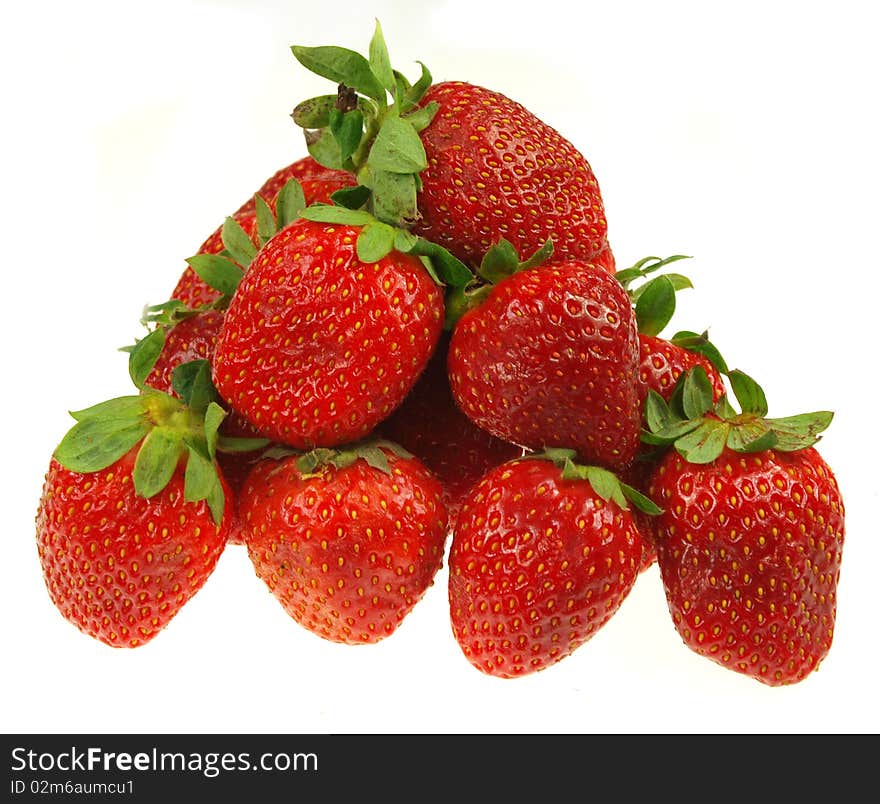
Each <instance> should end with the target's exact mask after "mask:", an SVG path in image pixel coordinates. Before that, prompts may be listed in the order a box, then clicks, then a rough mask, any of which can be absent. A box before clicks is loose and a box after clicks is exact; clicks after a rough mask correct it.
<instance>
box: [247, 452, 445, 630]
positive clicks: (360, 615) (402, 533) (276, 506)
mask: <svg viewBox="0 0 880 804" xmlns="http://www.w3.org/2000/svg"><path fill="white" fill-rule="evenodd" d="M240 510H241V516H242V519H243V521H244V523H245V543H246V545H247V549H248V554H249V555H250V558H251V561H252V562H253V564H254V569H255V571H256V574H257V576H258V577H259V578H260V579H261V580H262V581H263V582H264V583H265V584H266V586H268V588H269V589H270V590H271V592H272V594H273V595H274V596H275V597H276V598H277V599H278V601H279V602H280V603H281V605H282V606H283V607H284V610H285V611H286V612H287V613H288V614H289V615H290V616H291V617H292V618H293V619H294V620H296V621H297V622H298V623H299V624H300V625H302V626H303V627H305V628H307V629H308V630H309V631H311V632H313V633H315V634H317V635H318V636H320V637H323V638H324V639H328V640H331V641H334V642H341V643H346V644H352V645H354V644H364V643H375V642H378V641H380V640H382V639H384V638H386V637H388V636H390V635H391V634H392V633H394V632H395V631H396V629H397V628H398V626H399V625H400V624H401V622H402V621H403V619H404V618H405V617H406V616H407V615H408V614H409V612H410V611H412V609H413V607H414V606H415V605H416V604H417V603H418V602H419V600H420V599H421V598H422V597H423V595H424V594H425V592H426V591H427V589H428V588H429V586H430V585H431V584H432V583H433V580H434V576H435V575H436V573H437V571H438V570H439V568H440V566H441V564H442V561H443V551H444V543H445V538H446V513H445V510H444V508H443V502H442V490H441V488H440V484H439V482H438V481H437V479H436V478H435V477H434V476H433V475H432V474H431V473H430V472H429V471H428V469H427V468H426V467H425V466H424V465H423V464H422V463H421V462H420V461H418V460H417V459H415V458H413V457H411V456H410V457H407V456H406V455H405V453H403V452H402V451H401V450H400V448H398V447H396V446H394V445H391V444H389V443H387V442H372V443H362V444H358V445H350V446H348V447H346V448H345V449H343V450H327V449H319V450H315V451H313V452H311V453H307V454H306V455H302V456H297V455H291V454H287V455H283V454H282V455H280V456H278V457H269V458H265V459H264V460H262V461H260V462H259V463H257V464H256V465H255V466H254V468H253V470H252V471H251V473H250V475H249V476H248V479H247V481H246V483H245V487H244V490H243V494H242V498H241V503H240Z"/></svg>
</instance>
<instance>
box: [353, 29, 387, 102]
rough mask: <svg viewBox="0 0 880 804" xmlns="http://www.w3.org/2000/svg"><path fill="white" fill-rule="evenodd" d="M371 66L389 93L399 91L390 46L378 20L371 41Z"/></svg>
mask: <svg viewBox="0 0 880 804" xmlns="http://www.w3.org/2000/svg"><path fill="white" fill-rule="evenodd" d="M369 64H370V70H372V72H373V75H374V76H376V78H377V79H379V82H380V83H381V84H382V86H383V87H385V89H386V90H388V92H391V93H392V94H393V93H394V92H395V91H396V90H397V80H396V79H395V77H394V70H393V69H392V68H391V59H390V57H389V56H388V46H387V45H386V44H385V37H384V36H383V35H382V26H381V25H380V24H379V20H376V27H375V30H374V32H373V38H372V39H371V40H370V61H369ZM352 86H354V85H352Z"/></svg>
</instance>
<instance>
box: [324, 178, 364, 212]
mask: <svg viewBox="0 0 880 804" xmlns="http://www.w3.org/2000/svg"><path fill="white" fill-rule="evenodd" d="M330 200H331V201H332V202H333V203H334V204H336V206H339V207H345V208H346V209H360V208H361V207H362V206H363V205H364V204H366V203H367V201H369V200H370V188H369V187H365V186H364V185H363V184H358V185H357V186H355V187H343V188H342V189H341V190H337V191H336V192H335V193H333V194H332V195H331V196H330Z"/></svg>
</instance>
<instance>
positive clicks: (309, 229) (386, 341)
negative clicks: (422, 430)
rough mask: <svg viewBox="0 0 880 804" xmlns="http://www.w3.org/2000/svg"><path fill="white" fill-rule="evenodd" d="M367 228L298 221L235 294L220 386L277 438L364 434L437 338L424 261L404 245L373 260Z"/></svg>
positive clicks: (434, 300)
mask: <svg viewBox="0 0 880 804" xmlns="http://www.w3.org/2000/svg"><path fill="white" fill-rule="evenodd" d="M329 209H332V208H329ZM359 235H360V230H358V229H357V228H355V227H350V226H344V225H333V224H320V223H315V222H312V221H309V220H305V219H300V220H295V221H294V222H293V223H291V224H290V225H288V226H287V227H286V228H285V229H283V230H282V231H281V232H280V233H278V234H277V235H276V236H275V237H273V238H272V239H271V240H269V242H268V243H266V245H265V246H263V248H262V249H261V250H260V251H259V253H258V254H257V255H256V257H255V258H254V260H253V262H252V264H251V266H250V268H249V270H248V272H247V273H246V274H245V276H244V278H243V279H242V281H241V284H240V285H239V286H238V290H237V291H236V293H235V295H234V296H233V298H232V301H231V302H230V305H229V308H228V310H227V312H226V317H225V319H224V321H223V326H222V328H221V331H220V337H219V339H218V341H217V347H216V350H215V352H214V365H213V373H214V382H215V384H216V386H217V389H218V390H219V392H220V394H221V396H222V397H223V398H224V399H226V400H227V401H228V402H229V404H230V405H231V406H232V407H233V408H234V409H235V410H236V411H238V412H239V413H240V414H242V415H243V416H244V417H245V418H246V419H247V420H248V421H250V422H251V424H253V425H254V426H255V427H256V428H258V430H259V431H260V432H262V433H263V434H265V435H266V436H267V437H268V438H271V439H272V440H274V441H279V442H282V443H285V444H289V445H291V446H293V447H296V448H298V449H304V448H311V447H315V446H324V447H329V446H335V445H338V444H344V443H347V442H352V441H357V440H359V439H361V438H363V437H365V436H366V435H367V434H369V433H370V432H371V431H372V430H373V428H374V427H375V426H376V425H377V424H378V423H379V422H380V421H381V420H382V419H384V418H386V417H387V416H388V415H389V414H390V413H391V411H392V410H393V409H394V408H395V407H397V405H399V404H400V402H402V401H403V398H404V397H405V396H406V394H407V393H408V392H409V390H410V389H411V388H412V386H413V385H414V384H415V381H416V379H417V378H418V376H419V374H420V373H421V371H422V369H424V367H425V365H426V364H427V362H428V359H429V358H430V356H431V353H432V352H433V350H434V347H435V345H436V343H437V339H438V337H439V335H440V329H441V326H442V324H443V312H444V304H443V293H442V291H441V290H440V288H439V286H438V285H437V284H436V283H435V282H434V280H433V279H432V278H431V276H430V275H429V273H428V271H427V270H426V268H425V266H424V264H423V263H422V262H421V261H420V260H419V259H418V258H417V257H415V256H412V255H409V254H403V253H401V252H399V251H396V250H392V251H390V252H389V253H387V254H385V255H384V256H382V257H381V258H378V259H375V260H371V258H370V257H367V259H368V260H371V261H366V260H365V259H362V258H361V256H359V253H358V252H359V249H358V248H357V246H356V243H357V241H358V238H359ZM361 253H362V252H361Z"/></svg>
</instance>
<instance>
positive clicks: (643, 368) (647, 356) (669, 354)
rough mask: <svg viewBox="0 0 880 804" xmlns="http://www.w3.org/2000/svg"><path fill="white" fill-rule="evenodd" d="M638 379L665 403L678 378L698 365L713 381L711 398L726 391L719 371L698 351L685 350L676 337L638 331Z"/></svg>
mask: <svg viewBox="0 0 880 804" xmlns="http://www.w3.org/2000/svg"><path fill="white" fill-rule="evenodd" d="M639 355H640V360H639V378H640V379H641V381H642V382H643V383H644V385H645V387H646V388H651V389H653V390H654V391H656V392H657V393H658V394H660V396H662V397H663V398H664V399H665V400H666V401H667V402H668V401H669V398H670V397H671V396H672V392H673V390H674V389H675V384H676V383H677V382H678V379H679V377H681V376H682V375H683V374H686V373H687V372H688V370H689V369H692V368H694V366H700V367H701V368H702V369H703V370H704V371H705V372H706V375H707V376H708V377H709V381H710V382H711V383H712V396H713V401H715V402H717V401H718V400H719V399H721V397H722V396H724V394H725V393H727V389H726V388H725V386H724V380H723V379H722V377H721V373H720V372H719V371H718V369H717V368H715V366H714V365H712V362H711V361H710V360H709V359H708V358H707V357H704V356H703V355H701V354H698V353H697V352H694V351H692V350H691V349H687V348H685V347H684V346H681V345H680V344H679V343H676V342H675V340H674V339H673V340H666V339H665V338H658V337H656V336H653V335H643V334H641V333H640V334H639Z"/></svg>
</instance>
